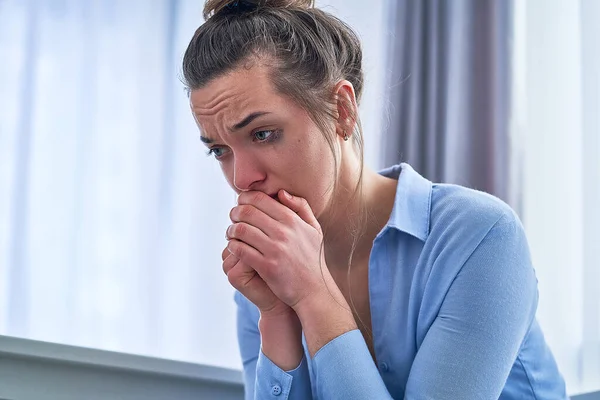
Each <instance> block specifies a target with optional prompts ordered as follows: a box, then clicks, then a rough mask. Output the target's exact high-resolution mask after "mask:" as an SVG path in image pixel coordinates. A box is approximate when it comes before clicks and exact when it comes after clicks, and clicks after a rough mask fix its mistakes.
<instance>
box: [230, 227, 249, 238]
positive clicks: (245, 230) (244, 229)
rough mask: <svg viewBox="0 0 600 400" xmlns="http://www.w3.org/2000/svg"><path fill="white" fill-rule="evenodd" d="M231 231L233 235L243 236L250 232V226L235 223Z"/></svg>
mask: <svg viewBox="0 0 600 400" xmlns="http://www.w3.org/2000/svg"><path fill="white" fill-rule="evenodd" d="M231 231H232V234H233V236H235V237H242V236H245V235H246V234H247V233H248V226H247V225H246V224H235V225H234V226H233V228H232V229H231Z"/></svg>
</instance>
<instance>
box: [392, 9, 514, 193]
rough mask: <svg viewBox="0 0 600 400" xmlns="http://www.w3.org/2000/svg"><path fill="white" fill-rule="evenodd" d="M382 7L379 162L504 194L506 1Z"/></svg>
mask: <svg viewBox="0 0 600 400" xmlns="http://www.w3.org/2000/svg"><path fill="white" fill-rule="evenodd" d="M389 6H390V18H389V21H388V22H389V30H390V37H392V38H393V40H391V41H390V49H389V53H388V54H389V59H388V71H389V75H388V78H387V85H386V95H387V104H388V114H389V116H388V122H389V127H388V129H387V133H386V134H384V136H383V138H382V149H383V154H382V157H383V159H384V161H385V164H386V165H391V164H395V163H398V162H400V161H405V162H408V163H410V164H412V165H413V166H414V167H415V168H416V169H417V170H418V171H419V172H421V173H422V174H423V175H424V176H425V177H427V178H428V179H430V180H432V181H435V182H448V183H457V184H460V185H465V186H469V187H472V188H475V189H479V190H483V191H486V192H489V193H492V194H494V195H496V196H498V197H500V198H502V199H504V200H506V201H510V200H509V198H510V193H509V182H508V178H509V175H510V160H509V157H510V151H509V149H510V140H509V121H510V103H511V90H510V88H511V37H512V2H511V1H510V0H507V1H495V0H478V1H475V0H471V1H468V0H456V1H451V2H450V1H444V0H423V1H414V0H398V1H391V2H389ZM513 203H514V202H513Z"/></svg>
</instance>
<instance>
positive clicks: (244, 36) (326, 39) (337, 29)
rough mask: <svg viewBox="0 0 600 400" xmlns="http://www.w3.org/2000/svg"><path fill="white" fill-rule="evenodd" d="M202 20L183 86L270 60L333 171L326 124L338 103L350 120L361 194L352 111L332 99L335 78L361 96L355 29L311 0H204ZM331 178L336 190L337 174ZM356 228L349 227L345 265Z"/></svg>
mask: <svg viewBox="0 0 600 400" xmlns="http://www.w3.org/2000/svg"><path fill="white" fill-rule="evenodd" d="M204 19H205V20H206V22H205V23H204V24H202V25H201V26H200V27H199V28H198V29H197V30H196V32H195V34H194V37H193V38H192V40H191V42H190V44H189V45H188V48H187V50H186V52H185V55H184V58H183V81H184V84H185V85H186V87H187V89H188V90H189V91H191V90H195V89H198V88H201V87H203V86H204V85H206V84H207V83H208V82H210V81H211V80H213V79H215V78H217V77H220V76H222V75H224V74H227V73H228V72H231V71H233V70H235V69H237V68H240V67H244V68H247V67H248V66H251V65H253V63H263V64H266V65H268V66H269V67H270V68H271V71H270V79H271V80H272V82H273V85H274V87H275V88H276V90H277V91H278V92H279V93H281V94H283V95H285V96H287V97H289V98H291V99H292V100H293V101H295V102H296V103H297V104H298V105H299V106H300V107H302V108H303V109H304V110H306V111H307V112H308V114H309V115H310V117H311V119H312V120H313V121H314V122H315V124H316V125H317V127H318V128H319V129H320V130H321V132H322V133H323V135H324V137H325V139H326V140H327V142H328V144H329V147H330V148H331V151H332V153H333V156H334V162H335V170H336V171H337V167H338V164H339V160H338V159H337V156H336V152H335V147H334V145H335V137H336V133H335V132H331V129H330V127H331V123H332V122H334V120H335V118H336V116H337V110H338V102H341V105H342V107H344V109H345V111H346V112H347V113H348V114H349V115H350V116H351V118H352V119H353V120H354V121H355V124H354V131H353V132H348V133H349V134H351V137H352V140H353V143H354V148H355V150H356V151H357V152H358V155H359V157H360V175H359V176H360V179H359V181H358V184H357V186H356V188H355V191H354V193H353V194H352V196H354V195H357V194H360V192H361V189H362V170H363V159H364V155H363V135H362V128H361V125H360V120H359V117H358V112H357V110H356V107H355V106H354V105H353V104H351V102H348V101H347V99H346V98H338V96H337V95H336V94H335V93H334V88H335V86H336V84H337V83H338V82H339V81H340V80H343V79H345V80H348V81H349V82H350V83H351V84H352V86H353V87H354V91H355V97H356V102H357V104H358V103H359V102H360V97H361V94H362V90H363V80H364V78H363V71H362V49H361V45H360V41H359V39H358V37H357V35H356V33H354V31H353V30H352V29H351V28H350V27H349V26H348V25H347V24H345V23H344V22H342V21H341V20H340V19H338V18H336V17H334V16H333V15H331V14H329V13H327V12H324V11H322V10H319V9H317V8H315V7H314V0H253V1H250V0H246V1H244V0H234V1H232V0H207V1H206V3H205V6H204ZM333 182H334V184H333V185H334V186H333V188H332V189H333V193H334V194H335V193H336V192H337V180H336V179H334V181H333ZM334 197H335V196H332V198H334ZM360 225H362V223H361V224H360ZM360 228H361V227H360V226H357V227H356V228H355V232H354V237H355V240H354V242H353V246H352V248H353V250H352V252H351V254H350V255H349V260H348V263H349V265H351V261H352V254H353V253H354V248H355V247H356V243H357V242H358V238H359V236H360V233H359V232H360V230H361V229H360ZM325 229H326V227H324V230H325ZM348 273H349V271H348Z"/></svg>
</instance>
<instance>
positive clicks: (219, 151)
mask: <svg viewBox="0 0 600 400" xmlns="http://www.w3.org/2000/svg"><path fill="white" fill-rule="evenodd" d="M225 154H227V149H225V148H224V147H213V148H212V149H209V150H208V152H207V153H206V155H207V156H214V157H215V158H216V159H217V160H218V159H220V158H221V157H223V156H224V155H225Z"/></svg>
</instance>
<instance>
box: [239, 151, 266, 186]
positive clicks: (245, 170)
mask: <svg viewBox="0 0 600 400" xmlns="http://www.w3.org/2000/svg"><path fill="white" fill-rule="evenodd" d="M234 163H235V165H234V167H233V185H234V186H235V188H236V189H237V190H239V191H240V192H244V191H247V190H252V189H255V188H256V186H257V184H258V183H259V182H262V181H263V180H264V179H265V173H264V171H263V170H262V168H261V167H260V165H259V163H257V162H256V160H252V159H248V158H241V157H236V160H235V161H234Z"/></svg>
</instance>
